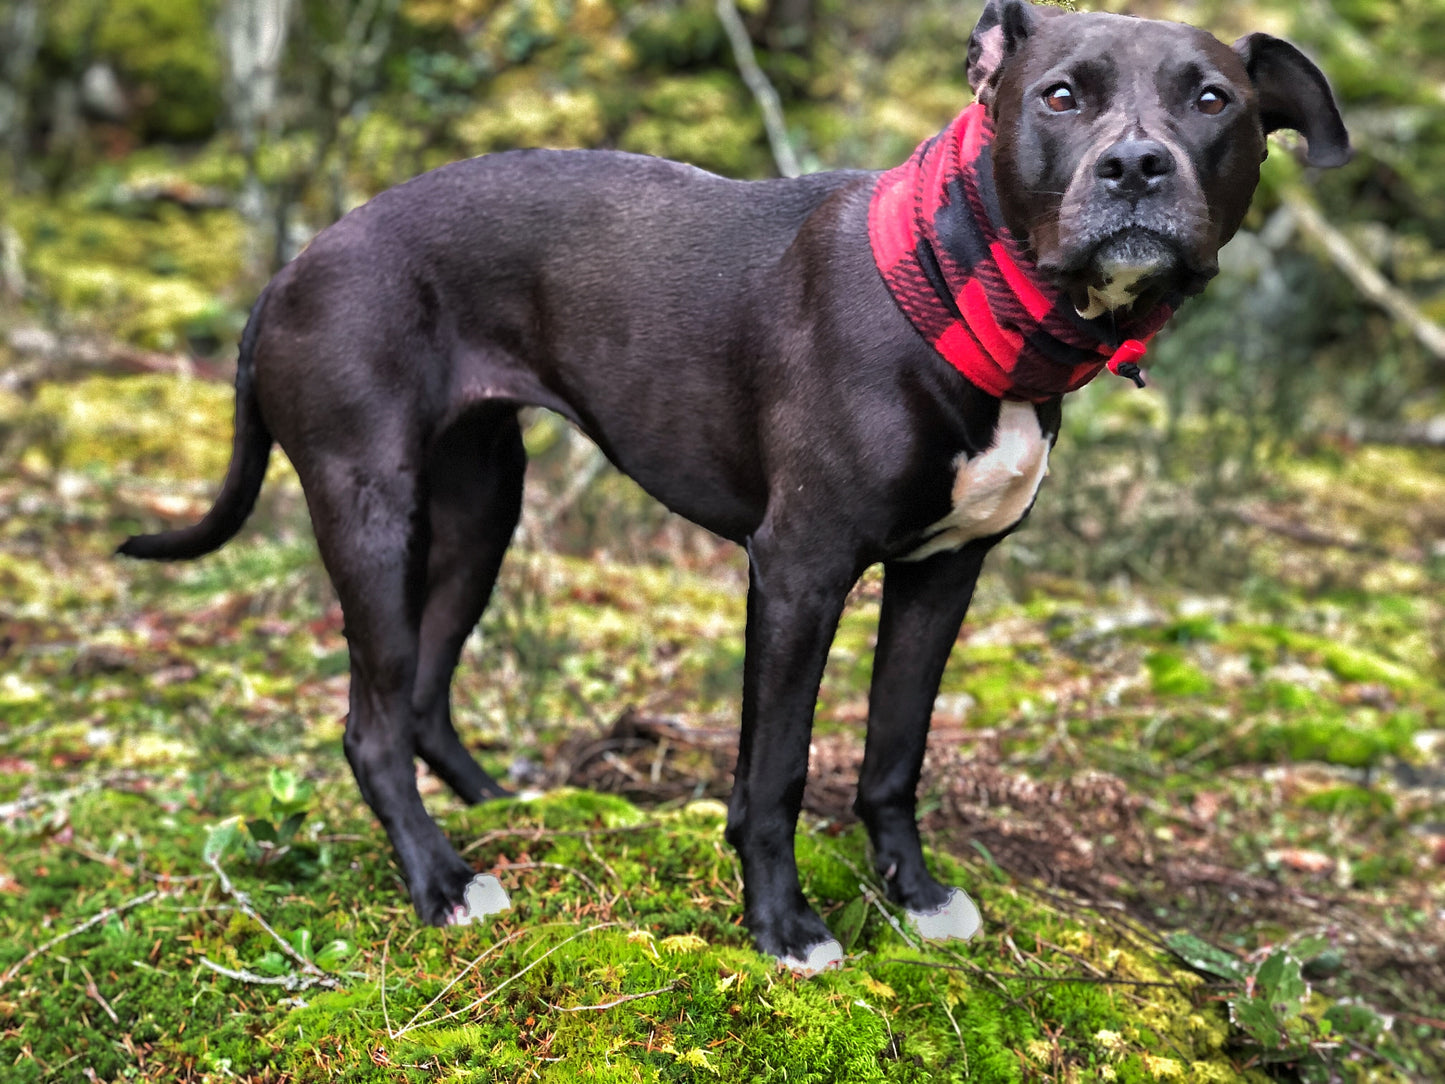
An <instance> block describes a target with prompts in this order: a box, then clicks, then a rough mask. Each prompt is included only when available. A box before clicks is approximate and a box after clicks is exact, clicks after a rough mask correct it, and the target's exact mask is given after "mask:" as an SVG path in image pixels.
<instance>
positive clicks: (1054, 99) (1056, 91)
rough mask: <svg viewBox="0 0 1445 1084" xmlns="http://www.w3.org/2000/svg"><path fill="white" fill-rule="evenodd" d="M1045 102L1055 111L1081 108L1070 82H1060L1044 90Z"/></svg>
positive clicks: (1061, 111)
mask: <svg viewBox="0 0 1445 1084" xmlns="http://www.w3.org/2000/svg"><path fill="white" fill-rule="evenodd" d="M1044 104H1045V105H1046V106H1048V107H1049V108H1050V109H1052V110H1053V111H1054V112H1055V113H1068V112H1069V111H1071V110H1074V109H1078V108H1079V103H1078V100H1077V99H1076V98H1075V97H1074V92H1073V89H1072V88H1071V87H1070V86H1069V84H1068V83H1060V84H1059V85H1058V86H1056V87H1050V88H1049V89H1048V90H1046V91H1044Z"/></svg>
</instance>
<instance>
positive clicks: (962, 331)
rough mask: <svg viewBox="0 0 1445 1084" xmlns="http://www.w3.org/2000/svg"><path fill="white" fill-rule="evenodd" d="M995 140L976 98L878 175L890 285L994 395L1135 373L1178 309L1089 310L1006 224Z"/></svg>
mask: <svg viewBox="0 0 1445 1084" xmlns="http://www.w3.org/2000/svg"><path fill="white" fill-rule="evenodd" d="M992 140H993V122H992V121H991V120H990V119H989V116H988V112H987V111H986V110H985V109H984V107H983V106H981V105H978V104H974V105H971V106H969V107H968V108H967V109H965V110H964V111H963V112H962V113H960V114H959V115H958V116H957V117H956V118H955V119H954V120H953V123H951V124H950V125H949V126H948V127H947V128H945V129H944V130H943V131H942V132H940V133H939V134H938V135H936V136H934V137H933V138H932V139H929V140H926V141H925V142H924V143H922V144H920V145H919V147H918V149H917V150H916V151H914V152H913V155H912V157H910V158H909V159H908V161H907V162H905V163H903V165H901V166H898V167H897V168H896V169H890V170H889V171H888V172H886V173H884V174H883V175H882V176H880V177H879V178H878V186H877V187H876V188H875V189H874V190H873V202H872V204H871V206H870V208H869V211H868V239H869V241H870V243H871V244H872V246H873V259H874V262H875V263H877V265H878V271H879V273H880V274H881V275H882V276H883V281H884V282H885V283H886V284H887V286H888V292H889V293H891V294H892V295H893V300H894V301H895V302H896V303H897V305H898V307H899V308H900V309H902V310H903V314H904V315H905V316H907V317H908V320H909V322H910V323H912V324H913V326H914V327H915V328H917V329H918V333H919V334H920V335H922V336H923V337H924V338H925V339H927V340H928V341H929V343H930V344H931V345H932V346H933V348H934V349H935V350H937V351H938V352H939V353H940V354H942V355H943V357H944V359H945V360H947V361H948V362H949V364H951V365H952V366H953V367H954V368H956V369H957V370H958V371H959V372H961V373H962V374H963V375H964V376H965V377H967V378H968V379H969V380H970V381H972V382H973V383H974V384H975V385H977V386H978V387H979V388H981V389H983V390H984V391H986V392H988V394H990V395H993V396H997V397H998V398H1001V399H1016V400H1022V401H1026V402H1034V403H1038V402H1042V401H1043V400H1045V399H1051V398H1053V397H1054V396H1056V395H1062V394H1064V393H1065V392H1069V391H1074V390H1075V389H1077V388H1082V387H1083V386H1084V385H1085V384H1087V383H1088V382H1089V381H1090V380H1092V379H1094V377H1095V376H1097V375H1098V374H1099V371H1100V370H1101V369H1103V368H1104V367H1105V366H1106V365H1107V366H1109V368H1111V369H1113V370H1114V371H1115V372H1118V373H1120V374H1121V375H1124V376H1133V375H1134V374H1135V373H1137V372H1138V367H1137V364H1136V363H1137V361H1138V359H1139V358H1140V357H1142V356H1143V353H1144V344H1145V343H1146V342H1148V341H1149V339H1151V338H1152V337H1153V336H1154V334H1155V332H1157V331H1158V330H1159V329H1160V328H1161V327H1163V326H1164V324H1165V322H1166V321H1167V320H1168V319H1169V317H1170V316H1172V315H1173V308H1172V307H1171V306H1170V305H1167V304H1166V305H1160V306H1159V307H1158V308H1155V309H1153V310H1152V311H1150V312H1147V313H1143V314H1139V315H1129V316H1126V317H1125V318H1123V319H1117V320H1116V319H1098V320H1085V319H1084V318H1083V317H1081V316H1080V315H1079V314H1078V312H1077V311H1076V310H1075V308H1074V306H1073V304H1072V303H1071V302H1070V301H1069V299H1068V297H1067V296H1065V295H1064V294H1063V293H1062V292H1061V291H1059V290H1058V289H1056V288H1054V287H1053V286H1052V285H1050V284H1048V283H1047V282H1046V281H1044V279H1043V278H1042V276H1041V275H1040V273H1039V270H1038V267H1037V266H1036V265H1035V263H1034V261H1033V259H1032V258H1031V257H1030V256H1029V255H1028V253H1027V251H1026V250H1025V248H1024V246H1023V245H1021V244H1020V243H1019V242H1018V241H1016V240H1014V239H1013V238H1012V237H1011V236H1009V233H1008V230H1007V228H1006V227H1005V226H1004V225H1003V220H1002V215H1001V214H1000V212H999V209H998V199H997V196H996V195H995V191H994V184H993V159H992V157H991V156H990V154H989V153H988V147H989V144H990V143H991V142H992ZM1131 365H1132V366H1133V368H1132V370H1131V368H1130V366H1131ZM1136 379H1137V378H1136ZM1141 383H1142V381H1141Z"/></svg>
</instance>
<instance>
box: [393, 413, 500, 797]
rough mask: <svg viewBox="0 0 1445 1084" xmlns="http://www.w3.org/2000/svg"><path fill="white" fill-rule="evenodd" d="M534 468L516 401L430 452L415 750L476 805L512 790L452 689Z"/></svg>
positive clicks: (458, 428) (466, 424)
mask: <svg viewBox="0 0 1445 1084" xmlns="http://www.w3.org/2000/svg"><path fill="white" fill-rule="evenodd" d="M497 410H501V411H502V413H501V414H500V416H499V415H498V413H497ZM526 466H527V453H526V450H525V449H524V448H523V446H522V433H521V429H520V427H519V426H518V424H517V411H516V409H515V408H514V407H511V406H505V407H499V408H494V409H490V410H488V411H486V412H485V413H483V414H480V415H478V416H474V417H470V418H464V419H462V421H460V422H458V423H456V424H455V425H453V426H452V427H451V429H450V430H448V432H447V433H445V434H444V435H443V436H442V438H441V439H440V440H439V441H438V442H437V445H436V447H435V448H434V449H433V451H432V453H431V455H430V456H429V457H428V464H427V482H428V487H427V488H428V494H427V504H428V516H429V533H430V546H429V552H428V556H427V574H426V575H427V585H426V604H425V606H424V608H423V609H422V615H421V627H420V638H419V645H418V654H417V670H416V682H415V684H414V686H413V688H412V701H411V703H412V708H413V709H414V711H415V712H416V726H417V730H416V734H415V739H416V751H417V753H418V754H419V755H420V756H421V758H422V759H423V760H424V761H426V762H427V764H428V765H430V767H431V769H432V770H433V771H434V772H436V773H437V775H438V776H440V777H441V778H442V780H443V781H444V782H445V783H446V784H447V786H449V787H451V789H452V790H453V791H455V792H456V794H457V796H458V797H459V798H461V799H462V801H464V802H468V803H471V804H475V803H477V802H480V801H482V800H484V799H486V798H496V797H500V796H502V795H505V794H506V793H507V792H506V791H505V790H504V789H503V788H502V787H501V786H499V785H498V784H497V782H496V781H495V780H494V779H492V777H491V776H490V775H488V774H487V773H486V772H485V771H484V770H483V769H482V767H481V765H479V764H478V763H477V762H476V760H475V759H473V757H472V755H471V754H470V753H468V752H467V750H466V747H465V746H463V745H462V742H461V739H460V738H459V737H458V736H457V732H456V728H455V727H454V726H453V725H452V714H451V698H450V696H449V695H448V693H449V689H450V686H451V678H452V671H453V670H454V669H455V668H456V665H457V659H458V658H459V657H460V655H461V651H462V646H463V644H465V643H466V639H467V637H468V636H469V635H470V634H471V632H472V629H474V628H475V627H476V624H477V621H478V620H479V619H480V618H481V616H482V610H483V609H485V608H486V605H487V599H488V598H489V597H490V596H491V593H492V586H493V584H495V582H496V579H497V572H498V570H499V569H500V568H501V565H502V555H503V554H504V553H505V552H506V549H507V543H508V542H510V541H511V539H512V532H513V530H514V529H515V528H516V525H517V519H518V516H519V515H520V514H521V510H522V476H523V473H524V472H525V469H526Z"/></svg>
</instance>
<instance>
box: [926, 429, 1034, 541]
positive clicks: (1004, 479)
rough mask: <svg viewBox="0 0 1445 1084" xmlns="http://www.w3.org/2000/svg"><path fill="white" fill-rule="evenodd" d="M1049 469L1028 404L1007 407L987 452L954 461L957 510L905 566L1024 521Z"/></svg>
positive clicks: (941, 522)
mask: <svg viewBox="0 0 1445 1084" xmlns="http://www.w3.org/2000/svg"><path fill="white" fill-rule="evenodd" d="M1048 468H1049V437H1048V435H1047V434H1045V433H1044V431H1043V427H1042V426H1040V425H1039V417H1038V413H1037V412H1036V411H1035V410H1034V407H1033V406H1032V404H1029V403H1010V402H1005V403H1004V404H1002V406H1000V408H999V414H998V426H997V427H996V428H995V429H994V436H993V443H992V444H990V445H989V447H988V448H987V450H985V451H984V452H981V453H980V454H978V455H975V456H973V457H972V458H970V457H969V456H968V455H967V454H966V453H959V455H958V457H957V458H956V459H955V460H954V461H953V509H952V510H951V511H950V512H949V513H948V515H946V516H944V517H943V518H942V519H940V520H939V521H938V522H937V523H935V524H933V526H931V527H930V528H929V529H928V530H927V532H925V537H926V540H925V541H924V543H923V544H922V545H921V546H919V547H918V548H917V549H915V550H913V551H912V552H911V553H909V554H908V555H907V556H906V557H904V560H905V561H921V560H922V559H923V558H925V557H931V556H932V555H933V554H935V553H942V552H944V551H946V550H954V549H958V548H959V547H960V546H962V545H965V544H966V543H968V542H972V541H973V540H974V539H976V538H988V537H989V536H990V535H996V534H999V533H1000V532H1002V531H1006V530H1008V529H1009V528H1010V527H1012V526H1014V525H1015V524H1016V523H1018V521H1019V520H1021V519H1023V518H1024V514H1025V513H1027V512H1028V510H1029V506H1030V505H1031V504H1033V501H1034V496H1035V494H1037V493H1038V490H1039V484H1040V483H1041V482H1042V481H1043V479H1044V475H1045V474H1046V473H1047V472H1048Z"/></svg>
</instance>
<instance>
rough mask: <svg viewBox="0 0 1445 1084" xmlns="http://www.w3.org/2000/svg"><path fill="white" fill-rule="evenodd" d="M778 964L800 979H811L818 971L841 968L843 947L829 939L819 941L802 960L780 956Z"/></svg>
mask: <svg viewBox="0 0 1445 1084" xmlns="http://www.w3.org/2000/svg"><path fill="white" fill-rule="evenodd" d="M778 963H780V964H782V965H783V966H784V967H786V968H787V969H788V970H789V971H791V972H793V974H795V975H799V976H801V977H802V978H805V979H807V978H812V977H813V976H814V975H816V974H817V973H818V972H819V971H831V970H833V969H834V968H839V967H842V966H843V946H842V945H840V944H838V942H837V941H835V940H833V939H832V938H831V937H830V938H828V940H826V941H819V942H818V943H817V944H816V945H814V946H813V947H812V948H811V949H809V950H808V955H807V956H806V957H804V958H803V959H801V960H800V959H798V957H796V956H781V957H779V958H778Z"/></svg>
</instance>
